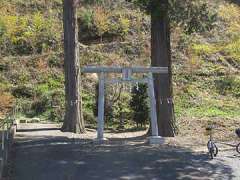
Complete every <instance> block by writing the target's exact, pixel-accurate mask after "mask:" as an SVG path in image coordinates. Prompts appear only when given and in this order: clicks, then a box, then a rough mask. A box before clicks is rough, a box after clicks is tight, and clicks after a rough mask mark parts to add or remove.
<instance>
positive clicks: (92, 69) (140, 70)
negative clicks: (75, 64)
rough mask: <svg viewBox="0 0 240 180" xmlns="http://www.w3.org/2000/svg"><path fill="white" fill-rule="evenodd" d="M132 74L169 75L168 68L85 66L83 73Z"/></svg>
mask: <svg viewBox="0 0 240 180" xmlns="http://www.w3.org/2000/svg"><path fill="white" fill-rule="evenodd" d="M126 70H127V71H131V72H132V73H153V74H154V73H156V74H167V73H168V67H117V66H85V67H83V68H82V69H81V72H82V73H122V72H123V71H126Z"/></svg>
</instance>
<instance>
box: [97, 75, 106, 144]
mask: <svg viewBox="0 0 240 180" xmlns="http://www.w3.org/2000/svg"><path fill="white" fill-rule="evenodd" d="M98 76H99V93H98V122H97V140H98V141H104V140H105V139H104V137H103V132H104V97H105V80H104V78H105V77H104V76H105V75H104V73H103V72H101V73H100V74H99V75H98Z"/></svg>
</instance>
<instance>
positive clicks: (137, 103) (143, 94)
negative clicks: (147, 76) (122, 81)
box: [130, 84, 149, 126]
mask: <svg viewBox="0 0 240 180" xmlns="http://www.w3.org/2000/svg"><path fill="white" fill-rule="evenodd" d="M130 107H131V109H132V112H133V120H134V121H135V122H136V123H137V126H138V124H141V126H142V124H144V125H145V124H146V122H147V121H149V105H148V95H147V85H146V84H139V85H138V86H134V88H133V90H132V99H131V102H130Z"/></svg>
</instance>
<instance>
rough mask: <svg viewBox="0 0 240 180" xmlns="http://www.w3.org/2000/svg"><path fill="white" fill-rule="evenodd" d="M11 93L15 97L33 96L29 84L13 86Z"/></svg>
mask: <svg viewBox="0 0 240 180" xmlns="http://www.w3.org/2000/svg"><path fill="white" fill-rule="evenodd" d="M12 95H13V96H14V97H16V98H31V97H33V96H34V91H33V88H32V87H31V86H26V85H20V86H17V87H15V88H13V90H12Z"/></svg>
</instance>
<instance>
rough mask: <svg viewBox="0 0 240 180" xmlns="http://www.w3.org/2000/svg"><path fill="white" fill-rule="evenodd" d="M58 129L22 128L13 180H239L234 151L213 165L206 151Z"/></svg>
mask: <svg viewBox="0 0 240 180" xmlns="http://www.w3.org/2000/svg"><path fill="white" fill-rule="evenodd" d="M55 127H56V126H54V125H28V126H24V127H20V129H21V132H18V133H17V136H16V144H15V160H14V162H15V164H13V177H12V179H13V180H119V179H122V180H175V179H179V180H180V179H181V180H188V179H189V180H191V179H196V180H203V179H204V180H207V179H212V180H215V179H216V180H240V164H239V163H240V157H239V156H234V155H235V154H236V153H235V152H231V151H228V152H220V154H219V158H216V159H215V160H212V161H210V160H209V159H208V157H207V156H206V153H200V152H193V151H191V150H190V149H187V148H184V147H170V146H169V145H161V146H159V145H155V146H150V145H148V144H147V143H146V142H145V138H143V137H139V138H133V137H129V136H128V138H125V139H124V140H123V139H119V137H121V136H126V134H117V135H116V136H113V135H111V140H109V141H108V142H107V143H105V144H102V145H99V144H96V143H94V141H93V140H92V139H93V138H94V136H95V133H88V135H84V136H77V137H76V136H75V137H74V138H73V134H71V133H61V132H60V131H59V130H58V129H56V128H55ZM45 128H48V129H45ZM131 135H132V134H131ZM133 135H134V134H133ZM83 138H85V139H83ZM220 156H221V158H220Z"/></svg>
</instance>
